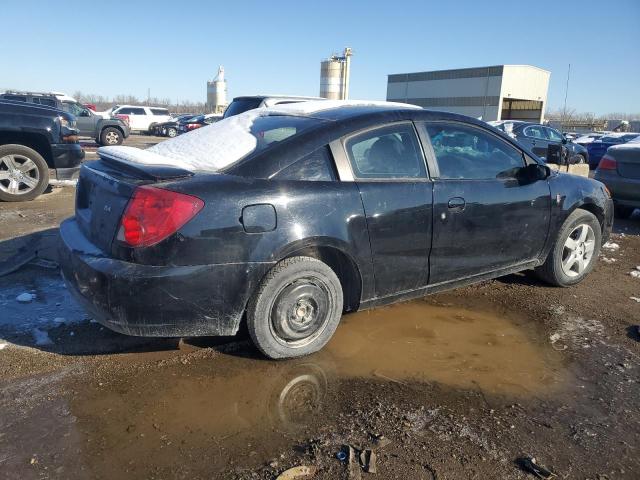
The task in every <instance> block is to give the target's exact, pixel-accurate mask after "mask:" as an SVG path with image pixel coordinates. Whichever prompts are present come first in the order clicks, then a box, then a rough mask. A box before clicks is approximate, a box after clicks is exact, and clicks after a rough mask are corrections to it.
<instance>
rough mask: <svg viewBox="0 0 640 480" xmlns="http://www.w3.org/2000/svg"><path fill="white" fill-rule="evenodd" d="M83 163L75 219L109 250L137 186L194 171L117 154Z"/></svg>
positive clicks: (94, 241)
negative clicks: (133, 159)
mask: <svg viewBox="0 0 640 480" xmlns="http://www.w3.org/2000/svg"><path fill="white" fill-rule="evenodd" d="M100 156H101V159H100V160H98V161H95V162H90V163H87V164H85V165H83V167H82V169H81V171H80V178H79V179H78V185H77V190H76V221H77V223H78V226H79V228H80V231H81V232H82V233H83V234H84V235H85V236H86V237H87V239H89V240H90V241H91V242H92V243H93V244H94V245H95V246H97V247H98V248H100V249H101V250H103V251H105V252H108V251H110V249H111V245H112V242H113V240H114V238H115V237H116V234H117V231H118V228H119V226H120V220H121V217H122V214H123V213H124V211H125V208H126V206H127V203H128V202H129V200H130V199H131V197H132V195H133V192H134V191H135V189H136V188H137V187H138V186H141V185H148V184H154V183H159V182H165V181H169V180H177V179H181V178H187V177H191V176H192V175H193V172H191V171H188V170H184V169H182V168H176V167H170V166H166V165H152V164H140V163H135V162H133V161H130V160H127V159H125V158H118V156H117V155H105V154H101V155H100Z"/></svg>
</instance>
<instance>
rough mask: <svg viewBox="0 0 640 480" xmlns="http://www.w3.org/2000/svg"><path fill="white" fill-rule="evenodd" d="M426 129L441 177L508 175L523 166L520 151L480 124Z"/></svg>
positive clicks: (429, 125) (477, 177) (472, 177)
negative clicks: (477, 125)
mask: <svg viewBox="0 0 640 480" xmlns="http://www.w3.org/2000/svg"><path fill="white" fill-rule="evenodd" d="M426 129H427V133H428V134H429V138H430V139H431V145H432V146H433V150H434V153H435V156H436V160H437V162H438V168H439V170H440V178H444V179H474V180H477V179H495V178H509V177H513V176H515V174H516V173H517V171H518V170H519V169H520V168H521V167H523V166H524V160H523V157H522V152H520V151H519V150H518V149H516V148H514V147H512V146H511V145H509V144H507V143H506V142H504V141H502V140H500V139H499V138H497V137H496V136H494V135H492V134H490V133H489V132H485V131H483V130H482V129H480V128H474V127H469V126H466V125H457V124H446V123H444V124H428V125H426Z"/></svg>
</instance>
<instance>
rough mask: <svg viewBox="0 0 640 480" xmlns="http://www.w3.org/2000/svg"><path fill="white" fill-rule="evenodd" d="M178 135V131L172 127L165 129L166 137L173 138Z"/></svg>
mask: <svg viewBox="0 0 640 480" xmlns="http://www.w3.org/2000/svg"><path fill="white" fill-rule="evenodd" d="M177 135H178V130H177V129H176V128H173V127H169V128H167V137H169V138H174V137H176V136H177Z"/></svg>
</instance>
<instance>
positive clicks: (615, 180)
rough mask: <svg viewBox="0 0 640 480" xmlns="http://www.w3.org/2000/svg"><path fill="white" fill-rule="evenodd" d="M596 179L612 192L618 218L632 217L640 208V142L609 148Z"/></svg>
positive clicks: (599, 165) (600, 164) (601, 161)
mask: <svg viewBox="0 0 640 480" xmlns="http://www.w3.org/2000/svg"><path fill="white" fill-rule="evenodd" d="M595 178H596V180H600V181H601V182H602V183H604V184H605V185H606V186H607V188H608V189H609V191H610V192H611V196H612V197H613V203H614V205H615V213H616V216H618V217H619V218H628V217H630V216H631V214H632V213H633V211H634V210H635V209H636V208H640V140H637V141H634V140H632V141H630V142H627V143H624V144H620V145H614V146H612V147H609V148H608V149H607V153H605V155H604V156H603V157H602V159H601V160H600V163H599V164H598V168H597V169H596V173H595Z"/></svg>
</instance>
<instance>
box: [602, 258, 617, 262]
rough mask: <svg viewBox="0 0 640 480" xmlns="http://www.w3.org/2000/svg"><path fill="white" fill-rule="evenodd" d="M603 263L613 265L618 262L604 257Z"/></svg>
mask: <svg viewBox="0 0 640 480" xmlns="http://www.w3.org/2000/svg"><path fill="white" fill-rule="evenodd" d="M602 261H603V262H604V263H608V264H612V263H614V262H617V260H616V259H615V258H607V257H602Z"/></svg>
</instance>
